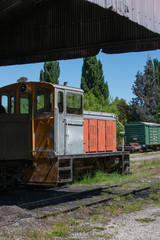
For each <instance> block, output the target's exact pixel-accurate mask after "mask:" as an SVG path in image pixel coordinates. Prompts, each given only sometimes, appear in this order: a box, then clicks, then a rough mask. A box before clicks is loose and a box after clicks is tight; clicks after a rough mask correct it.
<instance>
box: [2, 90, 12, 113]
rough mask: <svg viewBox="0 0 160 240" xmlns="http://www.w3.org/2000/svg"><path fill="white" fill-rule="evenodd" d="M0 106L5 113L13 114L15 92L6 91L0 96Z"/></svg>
mask: <svg viewBox="0 0 160 240" xmlns="http://www.w3.org/2000/svg"><path fill="white" fill-rule="evenodd" d="M1 105H2V106H3V108H4V111H5V113H11V114H14V113H15V91H8V92H7V93H3V94H2V95H1Z"/></svg>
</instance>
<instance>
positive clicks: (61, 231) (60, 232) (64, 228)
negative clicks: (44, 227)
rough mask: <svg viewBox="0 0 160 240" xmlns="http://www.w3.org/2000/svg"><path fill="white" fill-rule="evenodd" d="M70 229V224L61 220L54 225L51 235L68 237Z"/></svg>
mask: <svg viewBox="0 0 160 240" xmlns="http://www.w3.org/2000/svg"><path fill="white" fill-rule="evenodd" d="M68 230H69V226H68V225H67V223H66V222H59V223H57V224H55V225H54V226H53V227H52V230H51V233H50V235H51V236H54V237H67V236H68V235H69V233H68Z"/></svg>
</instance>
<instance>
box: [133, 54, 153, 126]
mask: <svg viewBox="0 0 160 240" xmlns="http://www.w3.org/2000/svg"><path fill="white" fill-rule="evenodd" d="M132 91H133V94H134V95H135V96H136V97H135V98H133V99H132V102H131V109H132V116H133V119H134V120H139V121H146V122H156V118H155V115H156V111H155V109H156V95H157V88H156V78H155V70H154V66H153V62H152V60H151V59H150V58H148V59H147V62H146V65H145V67H144V74H142V73H141V72H140V71H138V72H137V75H136V80H135V82H134V84H133V86H132Z"/></svg>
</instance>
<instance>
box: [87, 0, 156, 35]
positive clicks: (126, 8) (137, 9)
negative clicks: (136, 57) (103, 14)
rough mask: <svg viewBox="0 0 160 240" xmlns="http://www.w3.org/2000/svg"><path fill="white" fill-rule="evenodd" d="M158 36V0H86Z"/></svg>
mask: <svg viewBox="0 0 160 240" xmlns="http://www.w3.org/2000/svg"><path fill="white" fill-rule="evenodd" d="M86 1H88V2H92V3H95V4H97V5H99V6H101V7H103V8H106V9H108V8H110V9H112V11H115V12H117V13H118V14H120V15H122V16H125V17H127V18H129V19H130V20H131V21H134V22H136V23H138V24H140V25H142V26H144V27H146V28H147V29H149V30H151V31H153V32H156V33H159V34H160V14H159V11H160V0H86Z"/></svg>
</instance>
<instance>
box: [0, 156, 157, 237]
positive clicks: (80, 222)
mask: <svg viewBox="0 0 160 240" xmlns="http://www.w3.org/2000/svg"><path fill="white" fill-rule="evenodd" d="M158 168H160V161H159V160H157V159H156V160H147V161H136V162H131V172H132V174H128V175H121V174H118V173H113V174H106V173H103V172H99V171H98V172H97V173H96V174H95V176H94V177H91V176H90V175H86V176H85V177H84V179H83V180H81V181H79V182H75V183H74V184H85V185H86V184H87V186H86V187H87V188H88V189H91V188H92V186H91V185H92V184H93V185H94V184H101V183H103V185H106V186H108V188H110V186H111V185H114V184H124V183H126V184H125V185H124V186H123V189H130V188H132V187H133V188H141V187H145V186H148V185H152V193H150V194H149V196H148V197H147V198H145V199H142V198H137V199H134V198H133V196H132V195H129V196H128V197H127V198H125V197H120V196H116V197H115V198H114V199H113V201H111V202H109V203H107V204H108V205H102V204H101V205H97V206H94V207H92V208H87V207H83V206H82V207H81V208H80V209H79V210H77V211H76V212H75V215H74V216H73V215H72V217H71V216H70V215H67V214H66V215H65V214H64V215H62V216H59V218H58V217H57V218H58V219H56V217H53V218H50V220H49V221H48V223H49V225H50V226H51V227H48V228H47V230H46V228H45V229H38V228H36V229H35V226H30V228H29V230H24V229H23V230H22V231H23V236H24V237H23V239H24V240H59V239H60V240H61V239H65V240H79V239H78V238H77V234H78V233H83V234H84V236H85V237H84V238H86V239H87V238H88V239H96V238H97V239H98V238H99V239H100V238H103V239H111V238H113V236H112V235H110V234H108V233H105V234H104V232H103V231H105V230H106V226H108V224H109V223H110V221H111V220H110V218H111V216H114V215H120V214H123V213H131V212H135V211H139V210H142V209H143V208H144V207H145V206H146V204H152V205H160V184H159V182H158V179H157V181H156V180H155V179H156V178H154V174H157V173H156V170H158ZM154 172H155V173H154ZM144 176H147V177H146V178H143V177H144ZM148 178H151V179H152V180H151V181H149V182H147V179H148ZM55 195H56V194H55ZM104 197H106V194H104ZM75 216H76V217H75ZM83 216H84V219H83ZM85 216H86V217H87V220H86V218H85ZM154 217H155V216H152V218H142V219H135V221H137V222H143V223H150V222H154V221H155V219H154ZM97 223H98V225H97ZM109 228H114V226H110V227H109ZM0 232H1V234H0V239H2V240H15V239H17V238H16V236H17V235H18V236H21V235H19V233H12V234H11V235H8V234H6V233H5V232H4V233H3V232H2V231H1V230H0ZM12 235H13V236H12ZM88 236H89V237H88ZM74 237H75V238H74ZM19 239H21V238H19Z"/></svg>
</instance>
